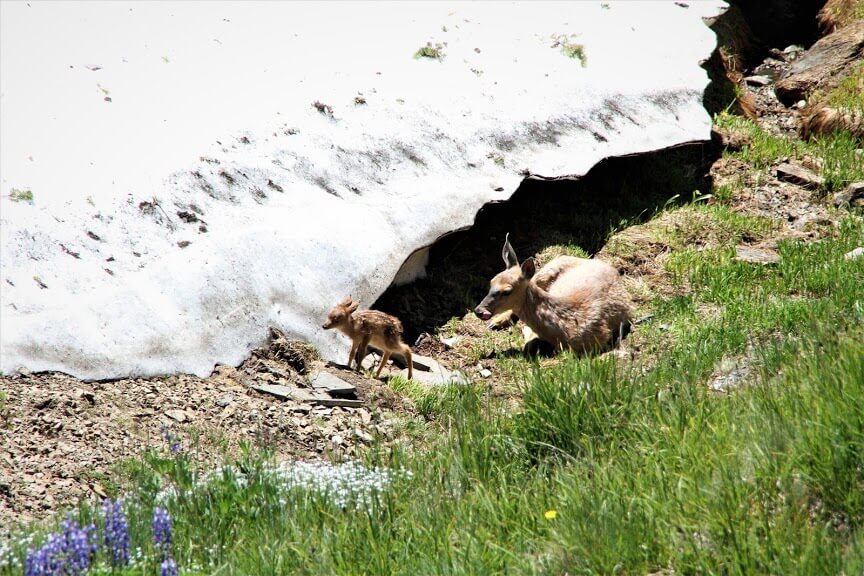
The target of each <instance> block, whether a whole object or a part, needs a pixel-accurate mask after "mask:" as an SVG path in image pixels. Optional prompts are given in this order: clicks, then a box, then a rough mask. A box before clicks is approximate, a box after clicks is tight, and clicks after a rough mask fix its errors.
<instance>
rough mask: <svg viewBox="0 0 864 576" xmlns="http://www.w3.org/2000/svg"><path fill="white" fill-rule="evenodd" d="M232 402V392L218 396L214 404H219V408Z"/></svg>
mask: <svg viewBox="0 0 864 576" xmlns="http://www.w3.org/2000/svg"><path fill="white" fill-rule="evenodd" d="M232 402H234V395H233V394H226V395H224V396H222V397H221V398H219V399H218V400H216V405H217V406H219V407H220V408H225V407H226V406H228V405H229V404H231V403H232Z"/></svg>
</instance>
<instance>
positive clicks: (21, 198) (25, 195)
mask: <svg viewBox="0 0 864 576" xmlns="http://www.w3.org/2000/svg"><path fill="white" fill-rule="evenodd" d="M9 198H10V199H12V201H14V202H29V203H30V204H32V203H33V191H32V190H20V189H18V188H12V190H10V191H9Z"/></svg>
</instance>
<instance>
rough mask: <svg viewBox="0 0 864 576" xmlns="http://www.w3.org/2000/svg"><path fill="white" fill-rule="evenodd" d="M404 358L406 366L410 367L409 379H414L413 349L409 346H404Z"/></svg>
mask: <svg viewBox="0 0 864 576" xmlns="http://www.w3.org/2000/svg"><path fill="white" fill-rule="evenodd" d="M402 356H404V357H405V364H407V365H408V379H409V380H411V379H412V378H414V363H413V362H412V361H411V348H409V347H408V345H407V344H405V345H403V346H402Z"/></svg>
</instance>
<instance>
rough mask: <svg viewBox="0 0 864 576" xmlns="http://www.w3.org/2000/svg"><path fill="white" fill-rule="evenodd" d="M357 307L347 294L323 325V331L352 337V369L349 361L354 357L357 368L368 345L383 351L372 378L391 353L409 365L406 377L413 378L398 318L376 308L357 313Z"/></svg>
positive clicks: (412, 368)
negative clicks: (335, 331) (334, 331)
mask: <svg viewBox="0 0 864 576" xmlns="http://www.w3.org/2000/svg"><path fill="white" fill-rule="evenodd" d="M358 306H359V304H358V303H357V302H354V301H353V300H352V299H351V296H350V295H349V296H348V297H347V298H345V299H344V300H342V301H341V302H339V303H338V304H336V306H334V307H333V309H332V310H330V313H329V314H328V315H327V321H326V322H324V325H323V326H322V328H324V329H325V330H330V329H331V328H336V329H337V330H339V331H340V332H342V333H343V334H345V335H346V336H348V337H349V338H351V352H349V353H348V368H351V361H352V360H354V361H355V362H356V363H357V370H360V363H361V362H362V361H363V358H365V357H366V348H367V347H368V346H369V345H370V344H371V345H372V346H374V347H375V348H378V349H380V350H381V352H382V353H383V356H382V357H381V363H380V364H379V365H378V370H377V371H376V372H375V378H378V376H379V375H380V374H381V369H382V368H383V367H384V365H385V364H386V363H387V361H388V360H389V359H390V355H391V354H392V353H393V352H395V353H397V354H401V355H402V357H404V358H405V364H407V365H408V379H409V380H410V379H411V378H413V377H414V366H413V364H412V362H411V348H410V347H409V346H408V345H407V344H405V342H403V341H402V333H403V330H402V323H401V322H400V321H399V319H398V318H396V317H394V316H390V315H389V314H385V313H384V312H379V311H377V310H362V311H360V312H357V307H358Z"/></svg>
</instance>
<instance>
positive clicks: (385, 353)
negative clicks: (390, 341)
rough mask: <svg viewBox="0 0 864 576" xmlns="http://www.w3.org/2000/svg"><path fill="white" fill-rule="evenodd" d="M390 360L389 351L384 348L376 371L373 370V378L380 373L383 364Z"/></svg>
mask: <svg viewBox="0 0 864 576" xmlns="http://www.w3.org/2000/svg"><path fill="white" fill-rule="evenodd" d="M388 360H390V351H389V350H385V351H384V355H383V356H381V363H380V364H378V371H377V372H375V378H378V376H380V375H381V369H382V368H384V365H385V364H387V361H388Z"/></svg>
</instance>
